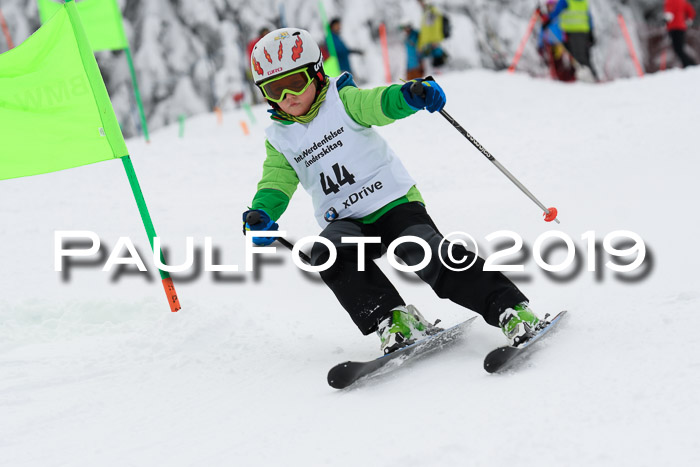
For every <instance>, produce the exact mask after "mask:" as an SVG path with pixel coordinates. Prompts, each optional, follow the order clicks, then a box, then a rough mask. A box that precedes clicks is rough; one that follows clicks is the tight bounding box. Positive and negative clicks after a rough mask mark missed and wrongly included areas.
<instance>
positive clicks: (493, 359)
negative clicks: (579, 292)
mask: <svg viewBox="0 0 700 467" xmlns="http://www.w3.org/2000/svg"><path fill="white" fill-rule="evenodd" d="M565 314H566V310H564V311H561V312H560V313H559V314H557V315H556V316H555V317H554V318H553V319H552V320H551V321H550V322H549V324H547V325H546V326H545V327H544V328H542V329H541V330H540V331H539V332H537V334H535V335H534V336H533V337H532V338H530V340H528V341H527V342H525V343H524V344H522V345H521V346H519V347H511V346H509V345H506V346H503V347H499V348H497V349H495V350H492V351H491V352H489V354H488V355H487V356H486V358H485V359H484V370H486V371H487V372H489V373H495V372H497V371H500V370H503V369H506V368H508V367H510V366H511V365H512V364H513V363H514V362H515V361H517V360H519V359H520V358H521V357H523V356H524V355H526V354H527V353H528V352H529V351H530V350H531V349H532V347H533V345H534V344H535V343H536V342H537V341H539V340H540V339H541V338H542V337H544V336H545V335H547V333H548V332H549V331H550V330H551V329H552V328H553V327H554V326H555V325H556V324H557V323H558V322H559V320H561V318H562V317H563V316H564V315H565Z"/></svg>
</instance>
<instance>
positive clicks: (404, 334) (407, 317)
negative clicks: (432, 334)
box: [377, 305, 434, 354]
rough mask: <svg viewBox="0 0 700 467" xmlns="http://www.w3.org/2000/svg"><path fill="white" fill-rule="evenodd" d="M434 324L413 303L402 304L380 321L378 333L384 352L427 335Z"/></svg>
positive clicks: (389, 351)
mask: <svg viewBox="0 0 700 467" xmlns="http://www.w3.org/2000/svg"><path fill="white" fill-rule="evenodd" d="M432 328H434V325H432V324H430V323H429V322H428V321H426V320H425V318H424V317H423V315H421V314H420V312H419V311H418V310H417V309H416V307H414V306H413V305H408V306H407V307H405V306H401V307H398V308H396V309H394V310H393V311H392V312H391V316H390V317H388V318H386V319H385V320H383V321H382V322H381V323H379V328H378V329H377V335H379V339H380V340H381V341H382V346H381V350H382V352H383V353H384V354H388V353H391V352H393V351H394V350H397V349H400V348H401V347H405V346H407V345H410V344H413V343H414V342H416V341H417V340H420V339H422V338H424V337H426V336H427V335H428V333H429V330H430V329H432Z"/></svg>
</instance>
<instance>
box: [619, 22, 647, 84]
mask: <svg viewBox="0 0 700 467" xmlns="http://www.w3.org/2000/svg"><path fill="white" fill-rule="evenodd" d="M617 22H618V23H620V29H621V30H622V35H623V36H625V42H627V48H628V49H629V51H630V57H632V61H633V62H634V67H635V68H636V69H637V74H638V75H639V76H640V77H642V76H644V70H643V69H642V65H641V64H640V63H639V59H638V58H637V52H636V51H635V50H634V44H633V43H632V38H631V37H630V32H629V31H628V30H627V23H625V18H624V17H623V16H622V14H618V15H617Z"/></svg>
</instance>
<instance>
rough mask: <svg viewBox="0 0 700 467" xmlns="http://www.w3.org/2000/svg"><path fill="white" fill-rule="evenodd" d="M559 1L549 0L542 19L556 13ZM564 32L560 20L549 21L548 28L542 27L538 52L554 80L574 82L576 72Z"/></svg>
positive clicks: (538, 39)
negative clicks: (565, 43) (565, 45)
mask: <svg viewBox="0 0 700 467" xmlns="http://www.w3.org/2000/svg"><path fill="white" fill-rule="evenodd" d="M557 1H558V0H547V2H546V7H547V11H546V13H541V16H542V18H548V17H549V15H550V14H551V13H552V11H554V8H555V5H556V3H557ZM565 39H566V38H565V35H564V31H562V29H561V27H560V26H559V19H558V18H557V19H554V20H553V21H549V23H548V24H547V26H544V25H543V26H542V29H541V30H540V34H539V36H538V38H537V50H538V51H539V53H540V55H541V56H542V58H544V60H545V62H546V63H547V65H549V67H550V70H551V73H552V78H555V79H558V80H560V81H574V80H575V79H576V75H575V70H574V68H573V64H572V63H571V56H570V54H569V52H568V51H567V50H566V47H564V41H565Z"/></svg>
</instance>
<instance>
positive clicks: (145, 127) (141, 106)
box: [124, 47, 151, 143]
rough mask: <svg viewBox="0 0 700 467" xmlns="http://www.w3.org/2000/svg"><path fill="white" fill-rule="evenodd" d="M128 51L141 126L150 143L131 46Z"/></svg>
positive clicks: (127, 58)
mask: <svg viewBox="0 0 700 467" xmlns="http://www.w3.org/2000/svg"><path fill="white" fill-rule="evenodd" d="M124 52H126V61H127V62H128V63H129V71H130V72H131V83H132V85H133V87H134V95H135V96H136V104H137V106H138V108H139V116H140V117H141V128H142V130H143V136H144V138H146V142H147V143H150V142H151V140H150V138H149V137H148V124H147V123H146V114H145V113H144V111H143V103H142V102H141V93H140V92H139V83H138V82H137V81H136V70H135V69H134V60H133V58H132V57H131V47H127V48H126V49H124Z"/></svg>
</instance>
